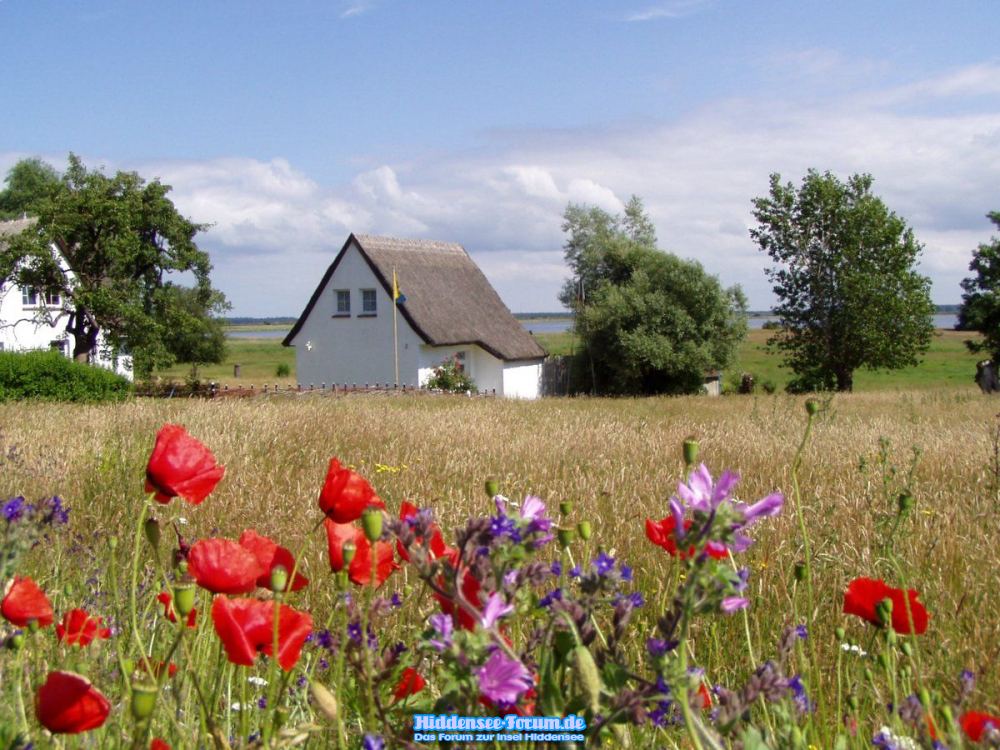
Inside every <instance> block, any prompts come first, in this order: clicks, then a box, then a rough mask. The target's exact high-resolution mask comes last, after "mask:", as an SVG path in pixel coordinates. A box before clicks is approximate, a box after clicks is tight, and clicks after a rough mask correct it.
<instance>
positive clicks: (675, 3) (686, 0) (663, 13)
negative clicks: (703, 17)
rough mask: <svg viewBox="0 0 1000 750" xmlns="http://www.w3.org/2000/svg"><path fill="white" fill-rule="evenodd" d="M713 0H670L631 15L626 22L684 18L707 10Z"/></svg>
mask: <svg viewBox="0 0 1000 750" xmlns="http://www.w3.org/2000/svg"><path fill="white" fill-rule="evenodd" d="M710 3H711V0H669V1H668V2H659V3H655V4H654V5H650V6H647V7H646V8H644V9H642V10H640V11H636V12H634V13H630V14H629V15H628V16H626V17H625V20H626V21H655V20H657V19H661V18H684V17H685V16H690V15H692V14H694V13H697V12H698V11H700V10H702V9H703V8H705V7H706V6H707V5H709V4H710Z"/></svg>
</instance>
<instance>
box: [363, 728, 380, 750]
mask: <svg viewBox="0 0 1000 750" xmlns="http://www.w3.org/2000/svg"><path fill="white" fill-rule="evenodd" d="M361 747H362V748H363V750H385V738H384V737H382V735H379V734H372V733H371V732H369V733H368V734H366V735H365V736H364V739H362V740H361Z"/></svg>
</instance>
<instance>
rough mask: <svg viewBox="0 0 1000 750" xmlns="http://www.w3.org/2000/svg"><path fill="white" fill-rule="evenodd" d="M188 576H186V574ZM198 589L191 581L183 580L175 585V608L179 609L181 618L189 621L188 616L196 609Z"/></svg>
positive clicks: (182, 620)
mask: <svg viewBox="0 0 1000 750" xmlns="http://www.w3.org/2000/svg"><path fill="white" fill-rule="evenodd" d="M185 577H186V576H185ZM196 593H197V590H196V589H195V587H194V583H193V582H191V581H186V580H183V579H182V580H181V581H180V582H178V583H177V584H176V585H175V586H174V609H175V610H177V614H178V615H179V618H178V619H179V620H180V621H181V622H187V619H186V618H187V616H188V615H189V614H191V610H192V609H194V600H195V594H196Z"/></svg>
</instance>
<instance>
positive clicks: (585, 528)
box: [576, 521, 593, 541]
mask: <svg viewBox="0 0 1000 750" xmlns="http://www.w3.org/2000/svg"><path fill="white" fill-rule="evenodd" d="M576 533H577V534H579V535H580V538H581V539H582V540H583V541H587V540H588V539H590V537H591V535H592V534H593V529H591V528H590V521H580V523H578V524H577V525H576Z"/></svg>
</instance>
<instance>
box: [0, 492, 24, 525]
mask: <svg viewBox="0 0 1000 750" xmlns="http://www.w3.org/2000/svg"><path fill="white" fill-rule="evenodd" d="M2 512H3V517H4V518H5V519H7V523H10V522H12V521H16V520H18V519H19V518H21V516H23V515H24V497H23V496H20V497H12V498H11V499H10V500H8V501H7V502H6V503H4V505H3V510H2Z"/></svg>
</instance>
